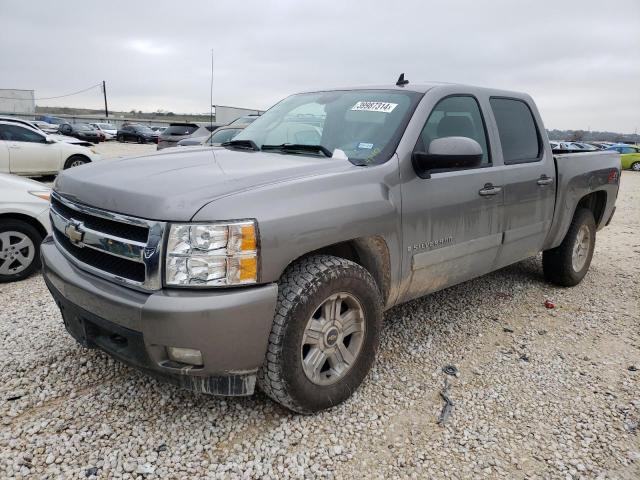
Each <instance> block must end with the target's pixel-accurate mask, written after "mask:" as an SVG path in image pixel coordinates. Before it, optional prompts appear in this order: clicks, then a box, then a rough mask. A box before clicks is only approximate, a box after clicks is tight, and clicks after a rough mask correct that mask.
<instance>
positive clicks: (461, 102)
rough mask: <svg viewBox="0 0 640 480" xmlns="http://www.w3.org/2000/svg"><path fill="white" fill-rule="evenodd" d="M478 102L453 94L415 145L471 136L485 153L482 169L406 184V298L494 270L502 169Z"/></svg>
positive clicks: (438, 174) (441, 174) (441, 173)
mask: <svg viewBox="0 0 640 480" xmlns="http://www.w3.org/2000/svg"><path fill="white" fill-rule="evenodd" d="M486 131H487V129H486V125H485V122H484V119H483V116H482V113H481V109H480V106H479V104H478V101H477V100H476V99H475V98H474V97H473V96H469V95H454V96H448V97H445V98H444V99H442V100H440V102H439V103H438V104H437V105H436V106H435V107H434V109H433V110H432V112H431V113H430V114H429V117H428V119H427V122H426V123H425V125H424V127H423V130H422V132H421V134H420V138H419V140H418V143H417V145H416V147H415V150H416V151H428V148H429V144H430V143H431V141H432V140H435V139H437V138H443V137H453V136H461V137H469V138H472V139H474V140H476V141H477V142H478V143H479V144H480V146H481V147H482V150H483V159H482V165H481V166H480V167H479V168H473V169H458V170H456V169H453V168H452V169H444V170H443V171H437V172H432V173H431V178H428V179H422V178H419V177H418V176H417V175H415V176H414V177H415V178H411V179H408V180H407V181H405V182H404V183H403V185H402V201H403V203H402V215H403V238H404V244H405V249H406V250H405V254H407V255H408V258H409V260H410V264H409V265H406V267H405V268H410V269H411V273H410V277H411V278H410V281H409V287H408V290H407V291H405V292H404V293H403V294H402V297H403V299H404V300H409V299H411V298H416V297H419V296H421V295H424V294H427V293H430V292H433V291H436V290H440V289H442V288H445V287H447V286H450V285H453V284H456V283H459V282H462V281H464V280H467V279H470V278H473V277H476V276H479V275H483V274H485V273H487V272H489V271H491V270H492V269H493V265H494V261H495V259H496V255H497V252H498V249H499V247H500V244H501V241H502V228H501V224H502V206H503V191H502V183H503V180H502V171H501V170H500V169H499V168H497V167H496V166H494V164H493V159H492V158H491V155H490V152H489V148H488V144H489V142H488V138H487V134H486Z"/></svg>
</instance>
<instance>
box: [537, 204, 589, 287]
mask: <svg viewBox="0 0 640 480" xmlns="http://www.w3.org/2000/svg"><path fill="white" fill-rule="evenodd" d="M595 245H596V222H595V219H594V218H593V213H592V212H591V210H589V209H586V208H581V209H579V210H577V211H576V213H575V215H574V216H573V220H572V221H571V225H570V226H569V230H568V231H567V234H566V235H565V237H564V240H563V241H562V243H561V244H560V245H559V246H558V247H556V248H553V249H551V250H546V251H545V252H543V254H542V267H543V270H544V276H545V278H546V279H547V280H549V281H550V282H551V283H555V284H556V285H560V286H563V287H573V286H574V285H577V284H578V283H580V282H581V281H582V279H583V278H584V276H585V275H586V274H587V272H588V271H589V266H590V265H591V259H592V257H593V249H594V248H595Z"/></svg>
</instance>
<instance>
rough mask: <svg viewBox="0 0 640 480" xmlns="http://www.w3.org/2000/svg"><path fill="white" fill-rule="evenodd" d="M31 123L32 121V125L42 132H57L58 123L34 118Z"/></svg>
mask: <svg viewBox="0 0 640 480" xmlns="http://www.w3.org/2000/svg"><path fill="white" fill-rule="evenodd" d="M31 123H33V125H35V126H36V127H38V129H40V130H42V131H43V132H44V133H48V134H52V133H58V128H59V125H56V124H54V123H47V122H43V121H41V120H34V121H33V122H31Z"/></svg>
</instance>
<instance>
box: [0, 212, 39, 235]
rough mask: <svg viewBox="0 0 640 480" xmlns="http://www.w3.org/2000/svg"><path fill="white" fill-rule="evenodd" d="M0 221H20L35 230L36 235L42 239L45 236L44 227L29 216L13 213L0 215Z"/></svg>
mask: <svg viewBox="0 0 640 480" xmlns="http://www.w3.org/2000/svg"><path fill="white" fill-rule="evenodd" d="M0 220H20V221H22V222H24V223H28V224H29V225H31V226H32V227H33V228H35V229H36V230H37V231H38V233H39V234H40V235H42V238H44V237H46V236H47V229H46V228H44V225H42V224H41V223H40V222H39V221H38V220H37V219H35V218H34V217H30V216H29V215H25V214H23V213H13V212H8V213H0Z"/></svg>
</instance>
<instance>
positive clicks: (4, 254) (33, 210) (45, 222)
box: [0, 173, 51, 283]
mask: <svg viewBox="0 0 640 480" xmlns="http://www.w3.org/2000/svg"><path fill="white" fill-rule="evenodd" d="M50 195H51V190H50V189H49V187H46V186H44V185H43V184H41V183H39V182H35V181H33V180H29V179H26V178H20V177H17V176H15V175H6V174H2V173H0V283H4V282H13V281H16V280H22V279H23V278H26V277H28V276H29V275H31V274H32V273H33V272H35V271H36V270H38V269H39V268H40V244H41V243H42V239H43V238H44V237H45V236H47V234H48V233H51V227H50V224H49V197H50Z"/></svg>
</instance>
